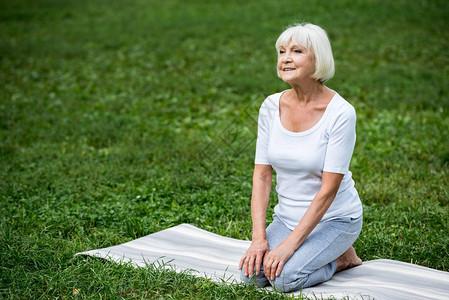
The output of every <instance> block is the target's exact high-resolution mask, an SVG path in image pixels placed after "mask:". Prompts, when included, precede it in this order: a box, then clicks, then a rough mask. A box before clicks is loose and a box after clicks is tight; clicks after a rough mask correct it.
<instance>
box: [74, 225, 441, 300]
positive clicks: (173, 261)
mask: <svg viewBox="0 0 449 300" xmlns="http://www.w3.org/2000/svg"><path fill="white" fill-rule="evenodd" d="M249 245H250V242H249V241H243V240H237V239H232V238H228V237H224V236H220V235H217V234H214V233H211V232H208V231H205V230H202V229H199V228H197V227H195V226H192V225H189V224H181V225H178V226H175V227H172V228H169V229H166V230H162V231H159V232H156V233H153V234H150V235H147V236H145V237H142V238H139V239H136V240H133V241H130V242H127V243H124V244H121V245H117V246H112V247H108V248H103V249H96V250H90V251H85V252H81V253H77V254H76V255H90V256H94V257H100V258H104V259H107V260H111V261H115V262H118V263H121V262H127V263H131V264H132V265H134V266H136V267H145V266H147V265H148V264H153V263H154V264H156V265H164V266H166V267H170V268H174V269H175V270H177V271H179V272H181V271H188V272H190V274H192V275H195V276H201V277H206V278H210V279H212V280H214V281H217V282H223V281H224V282H226V283H229V284H232V283H239V282H240V271H239V270H238V263H239V260H240V258H241V257H242V255H243V254H244V253H245V251H246V249H247V248H248V247H249ZM296 293H298V294H299V292H296ZM302 293H303V294H304V295H307V296H311V297H314V296H316V297H317V298H319V299H321V298H327V297H330V296H334V297H336V298H343V297H349V298H350V299H449V272H443V271H438V270H434V269H430V268H425V267H421V266H417V265H413V264H409V263H403V262H398V261H394V260H386V259H378V260H372V261H367V262H364V263H363V265H361V266H358V267H355V268H352V269H349V270H346V271H343V272H339V273H336V274H335V275H334V276H333V277H332V278H331V280H329V281H327V282H324V283H321V284H319V285H316V286H314V287H311V288H306V289H303V291H302Z"/></svg>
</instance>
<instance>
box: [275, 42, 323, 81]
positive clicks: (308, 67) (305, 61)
mask: <svg viewBox="0 0 449 300" xmlns="http://www.w3.org/2000/svg"><path fill="white" fill-rule="evenodd" d="M277 69H278V73H279V77H281V79H282V80H283V81H285V82H287V83H289V84H290V85H291V84H294V83H295V82H301V81H304V80H310V79H312V75H313V74H314V73H315V55H314V54H313V52H312V51H310V50H309V51H307V50H306V49H305V48H304V47H302V46H299V45H295V44H293V42H292V41H290V43H289V44H288V46H286V47H280V48H279V56H278V63H277Z"/></svg>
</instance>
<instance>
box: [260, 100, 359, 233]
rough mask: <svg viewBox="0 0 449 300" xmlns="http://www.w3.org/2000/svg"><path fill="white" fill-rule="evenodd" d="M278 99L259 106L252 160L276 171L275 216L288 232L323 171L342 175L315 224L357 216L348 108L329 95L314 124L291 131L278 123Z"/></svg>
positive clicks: (315, 190) (353, 117) (353, 119)
mask: <svg viewBox="0 0 449 300" xmlns="http://www.w3.org/2000/svg"><path fill="white" fill-rule="evenodd" d="M281 95H282V93H277V94H273V95H271V96H269V97H267V98H266V99H265V101H264V102H263V103H262V106H261V107H260V110H259V121H258V133H257V145H256V158H255V163H256V164H261V165H271V166H272V167H273V169H274V170H275V171H276V181H277V185H276V191H277V193H278V199H279V203H278V204H277V205H276V207H275V208H274V212H275V214H276V215H277V216H278V217H279V219H280V220H281V221H283V222H284V223H285V225H286V226H287V227H289V228H290V229H292V230H293V229H294V228H295V227H296V226H297V225H298V223H299V221H300V220H301V218H302V217H303V216H304V214H305V212H306V210H307V208H308V207H309V205H310V203H311V202H312V200H313V198H314V197H315V195H316V194H317V193H318V191H319V190H320V188H321V180H322V175H323V171H326V172H331V173H340V174H344V175H345V176H344V177H343V180H342V182H341V184H340V188H339V189H338V193H337V196H336V197H335V199H334V201H333V202H332V204H331V206H330V207H329V209H328V210H327V212H326V213H325V215H324V216H323V219H322V220H321V221H325V220H329V219H333V218H336V217H352V218H357V217H359V216H361V215H362V204H361V202H360V198H359V195H358V193H357V190H356V189H355V188H354V180H353V179H352V174H351V172H350V171H349V163H350V161H351V156H352V152H353V150H354V144H355V135H356V133H355V123H356V114H355V110H354V108H353V106H352V105H351V104H349V103H348V102H347V101H346V100H345V99H343V98H342V97H341V96H340V95H339V94H337V93H335V95H334V97H333V98H332V100H331V101H330V102H329V104H328V106H327V108H326V110H325V112H324V114H323V116H322V117H321V119H320V120H319V122H318V123H317V124H316V125H315V126H313V127H312V128H310V129H308V130H306V131H303V132H291V131H289V130H287V129H285V128H284V127H283V126H282V124H281V120H280V116H279V99H280V97H281Z"/></svg>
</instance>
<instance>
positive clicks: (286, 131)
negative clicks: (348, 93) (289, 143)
mask: <svg viewBox="0 0 449 300" xmlns="http://www.w3.org/2000/svg"><path fill="white" fill-rule="evenodd" d="M286 91H288V90H285V91H282V92H281V93H279V97H278V99H277V102H278V107H277V113H276V119H277V122H278V124H279V127H280V128H281V130H282V131H283V132H284V133H286V134H288V135H291V136H304V135H308V134H311V133H312V132H314V131H315V130H317V129H318V128H319V127H320V126H321V124H323V122H324V120H325V119H326V116H327V115H328V113H329V108H330V106H331V105H333V104H332V103H333V102H335V101H334V100H335V98H337V95H338V94H337V92H336V91H334V90H332V92H334V96H333V97H332V99H331V101H329V103H328V104H327V107H326V109H325V110H324V113H323V115H322V116H321V118H320V120H319V121H318V122H317V123H316V124H315V125H313V126H312V127H311V128H309V129H307V130H305V131H299V132H295V131H290V130H288V129H286V128H285V127H284V125H282V122H281V115H280V109H281V97H282V95H283V94H284V93H285V92H286Z"/></svg>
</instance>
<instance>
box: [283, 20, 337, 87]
mask: <svg viewBox="0 0 449 300" xmlns="http://www.w3.org/2000/svg"><path fill="white" fill-rule="evenodd" d="M290 41H292V42H293V44H295V45H298V46H301V47H304V48H306V50H307V51H309V50H311V51H312V52H313V54H314V55H315V73H314V74H313V75H312V77H313V78H314V79H315V80H317V81H319V82H321V83H324V82H326V81H328V80H329V79H331V78H332V77H333V76H334V73H335V66H334V57H333V56H332V48H331V44H330V42H329V38H328V36H327V34H326V31H324V29H322V28H321V27H319V26H317V25H313V24H310V23H305V24H295V25H292V26H290V27H288V28H287V29H286V30H285V31H284V32H283V33H282V34H281V35H280V36H279V38H278V40H277V41H276V50H277V51H278V55H279V49H280V48H281V47H287V46H288V44H289V43H290ZM278 75H279V74H278Z"/></svg>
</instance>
